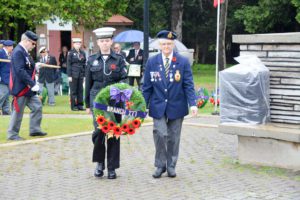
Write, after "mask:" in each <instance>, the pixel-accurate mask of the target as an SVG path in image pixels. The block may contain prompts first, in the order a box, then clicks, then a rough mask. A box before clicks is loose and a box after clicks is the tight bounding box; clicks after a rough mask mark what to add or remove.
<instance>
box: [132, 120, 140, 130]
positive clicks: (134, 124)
mask: <svg viewBox="0 0 300 200" xmlns="http://www.w3.org/2000/svg"><path fill="white" fill-rule="evenodd" d="M131 124H132V126H133V127H134V128H138V127H140V125H141V120H140V119H135V120H133V121H132V122H131Z"/></svg>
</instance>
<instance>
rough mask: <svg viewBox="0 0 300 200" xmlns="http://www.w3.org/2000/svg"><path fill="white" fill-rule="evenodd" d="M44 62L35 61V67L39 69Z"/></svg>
mask: <svg viewBox="0 0 300 200" xmlns="http://www.w3.org/2000/svg"><path fill="white" fill-rule="evenodd" d="M42 64H43V63H40V62H37V63H35V69H36V70H39V69H40V68H41V66H42Z"/></svg>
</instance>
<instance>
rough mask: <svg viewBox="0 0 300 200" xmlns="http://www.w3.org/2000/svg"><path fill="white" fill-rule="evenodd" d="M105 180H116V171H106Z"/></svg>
mask: <svg viewBox="0 0 300 200" xmlns="http://www.w3.org/2000/svg"><path fill="white" fill-rule="evenodd" d="M107 178H108V179H116V178H117V174H116V171H115V170H114V169H112V170H108V173H107Z"/></svg>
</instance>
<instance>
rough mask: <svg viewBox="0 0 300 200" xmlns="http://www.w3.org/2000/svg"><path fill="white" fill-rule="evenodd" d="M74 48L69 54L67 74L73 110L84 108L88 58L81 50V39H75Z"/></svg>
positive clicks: (73, 40)
mask: <svg viewBox="0 0 300 200" xmlns="http://www.w3.org/2000/svg"><path fill="white" fill-rule="evenodd" d="M72 42H73V48H72V49H71V50H70V51H69V52H68V58H67V74H68V77H69V78H68V79H69V85H70V89H71V110H73V111H77V110H84V108H83V79H84V73H85V66H86V56H85V53H84V51H82V50H81V49H80V48H81V38H73V39H72Z"/></svg>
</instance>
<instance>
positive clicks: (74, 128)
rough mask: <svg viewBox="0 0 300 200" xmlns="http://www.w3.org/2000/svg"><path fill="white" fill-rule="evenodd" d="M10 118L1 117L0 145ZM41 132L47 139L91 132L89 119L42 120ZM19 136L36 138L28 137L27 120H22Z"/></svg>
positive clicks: (4, 139) (3, 139)
mask: <svg viewBox="0 0 300 200" xmlns="http://www.w3.org/2000/svg"><path fill="white" fill-rule="evenodd" d="M9 121H10V117H2V118H1V120H0V143H4V142H6V134H7V128H8V124H9ZM42 130H43V131H45V132H47V133H48V135H47V137H51V136H58V135H65V134H70V133H79V132H85V131H90V130H93V125H92V119H91V118H84V119H78V118H43V120H42ZM20 136H21V137H24V138H26V139H34V138H36V137H30V136H29V118H23V121H22V125H21V130H20Z"/></svg>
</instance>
